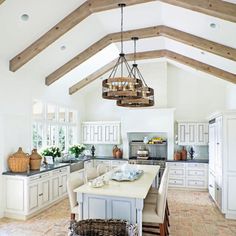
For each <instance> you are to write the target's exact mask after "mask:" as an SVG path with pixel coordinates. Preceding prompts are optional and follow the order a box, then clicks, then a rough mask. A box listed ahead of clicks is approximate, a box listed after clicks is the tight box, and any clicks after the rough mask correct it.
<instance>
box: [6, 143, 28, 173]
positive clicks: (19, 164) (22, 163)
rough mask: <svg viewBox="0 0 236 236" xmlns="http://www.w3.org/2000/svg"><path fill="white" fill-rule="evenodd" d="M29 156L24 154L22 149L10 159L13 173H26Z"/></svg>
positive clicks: (9, 162)
mask: <svg viewBox="0 0 236 236" xmlns="http://www.w3.org/2000/svg"><path fill="white" fill-rule="evenodd" d="M29 160H30V159H29V154H28V153H24V152H23V150H22V147H19V149H18V151H17V152H15V153H14V154H12V155H11V156H10V157H9V158H8V166H9V169H10V171H12V172H26V171H27V170H28V166H29Z"/></svg>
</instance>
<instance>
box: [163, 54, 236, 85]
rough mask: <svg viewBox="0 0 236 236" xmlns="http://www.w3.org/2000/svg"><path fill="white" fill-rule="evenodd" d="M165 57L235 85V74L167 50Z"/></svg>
mask: <svg viewBox="0 0 236 236" xmlns="http://www.w3.org/2000/svg"><path fill="white" fill-rule="evenodd" d="M165 57H166V58H168V59H170V60H173V61H177V62H179V63H181V64H184V65H187V66H190V67H192V68H194V69H196V70H199V71H202V72H205V73H207V74H210V75H213V76H215V77H218V78H221V79H223V80H226V81H229V82H231V83H234V84H236V74H233V73H230V72H228V71H225V70H221V69H219V68H217V67H214V66H211V65H208V64H206V63H203V62H200V61H197V60H194V59H192V58H189V57H186V56H183V55H181V54H178V53H175V52H172V51H169V50H166V52H165Z"/></svg>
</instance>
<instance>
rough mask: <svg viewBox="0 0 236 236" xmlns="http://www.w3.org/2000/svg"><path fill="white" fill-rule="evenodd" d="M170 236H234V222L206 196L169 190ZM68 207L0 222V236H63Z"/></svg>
mask: <svg viewBox="0 0 236 236" xmlns="http://www.w3.org/2000/svg"><path fill="white" fill-rule="evenodd" d="M168 198H169V207H170V211H171V216H170V223H171V227H170V235H171V236H236V221H234V220H226V219H225V218H224V217H223V216H222V215H221V213H220V212H219V211H218V209H217V208H216V207H215V205H214V203H213V202H212V201H211V200H210V199H209V197H208V193H207V192H197V191H187V190H169V195H168ZM69 216H70V211H69V204H68V200H67V199H65V200H63V201H62V202H60V203H58V204H56V205H55V206H53V207H51V208H49V209H47V210H46V211H44V212H43V213H41V214H39V215H37V216H35V217H33V218H31V219H30V220H27V221H16V220H10V219H7V218H3V219H0V236H41V235H45V236H65V235H67V234H68V230H67V229H68V224H69Z"/></svg>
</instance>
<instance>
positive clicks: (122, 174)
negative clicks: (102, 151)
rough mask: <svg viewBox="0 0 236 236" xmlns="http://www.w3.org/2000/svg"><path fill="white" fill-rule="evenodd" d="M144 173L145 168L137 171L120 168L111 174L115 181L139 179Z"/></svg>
mask: <svg viewBox="0 0 236 236" xmlns="http://www.w3.org/2000/svg"><path fill="white" fill-rule="evenodd" d="M142 174H143V170H136V171H122V170H118V171H115V172H114V173H113V174H112V175H111V179H112V180H115V181H134V180H137V179H139V178H140V177H141V176H142Z"/></svg>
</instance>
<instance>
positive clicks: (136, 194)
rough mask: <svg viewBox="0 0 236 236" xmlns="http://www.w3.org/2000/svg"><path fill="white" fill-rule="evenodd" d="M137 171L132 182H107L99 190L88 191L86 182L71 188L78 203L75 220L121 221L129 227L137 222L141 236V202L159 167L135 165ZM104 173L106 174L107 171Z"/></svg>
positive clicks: (142, 203)
mask: <svg viewBox="0 0 236 236" xmlns="http://www.w3.org/2000/svg"><path fill="white" fill-rule="evenodd" d="M132 166H134V165H132ZM137 168H138V169H140V170H143V171H144V173H143V175H142V176H141V177H140V178H139V179H137V180H135V181H132V182H129V181H124V182H117V181H114V180H110V181H109V184H108V185H104V186H102V187H100V188H92V187H91V186H89V184H88V183H87V184H84V185H82V186H80V187H79V188H77V189H75V190H74V191H75V192H77V200H78V203H79V213H78V214H79V220H82V219H124V220H127V221H128V222H130V223H133V224H134V223H137V224H138V227H139V235H142V210H143V205H144V199H145V197H146V196H147V193H148V190H149V188H150V187H151V185H152V183H153V181H154V180H155V179H156V178H157V176H158V172H159V169H160V167H159V166H158V165H137ZM113 171H114V170H113ZM107 174H108V175H109V174H110V172H108V173H107Z"/></svg>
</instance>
